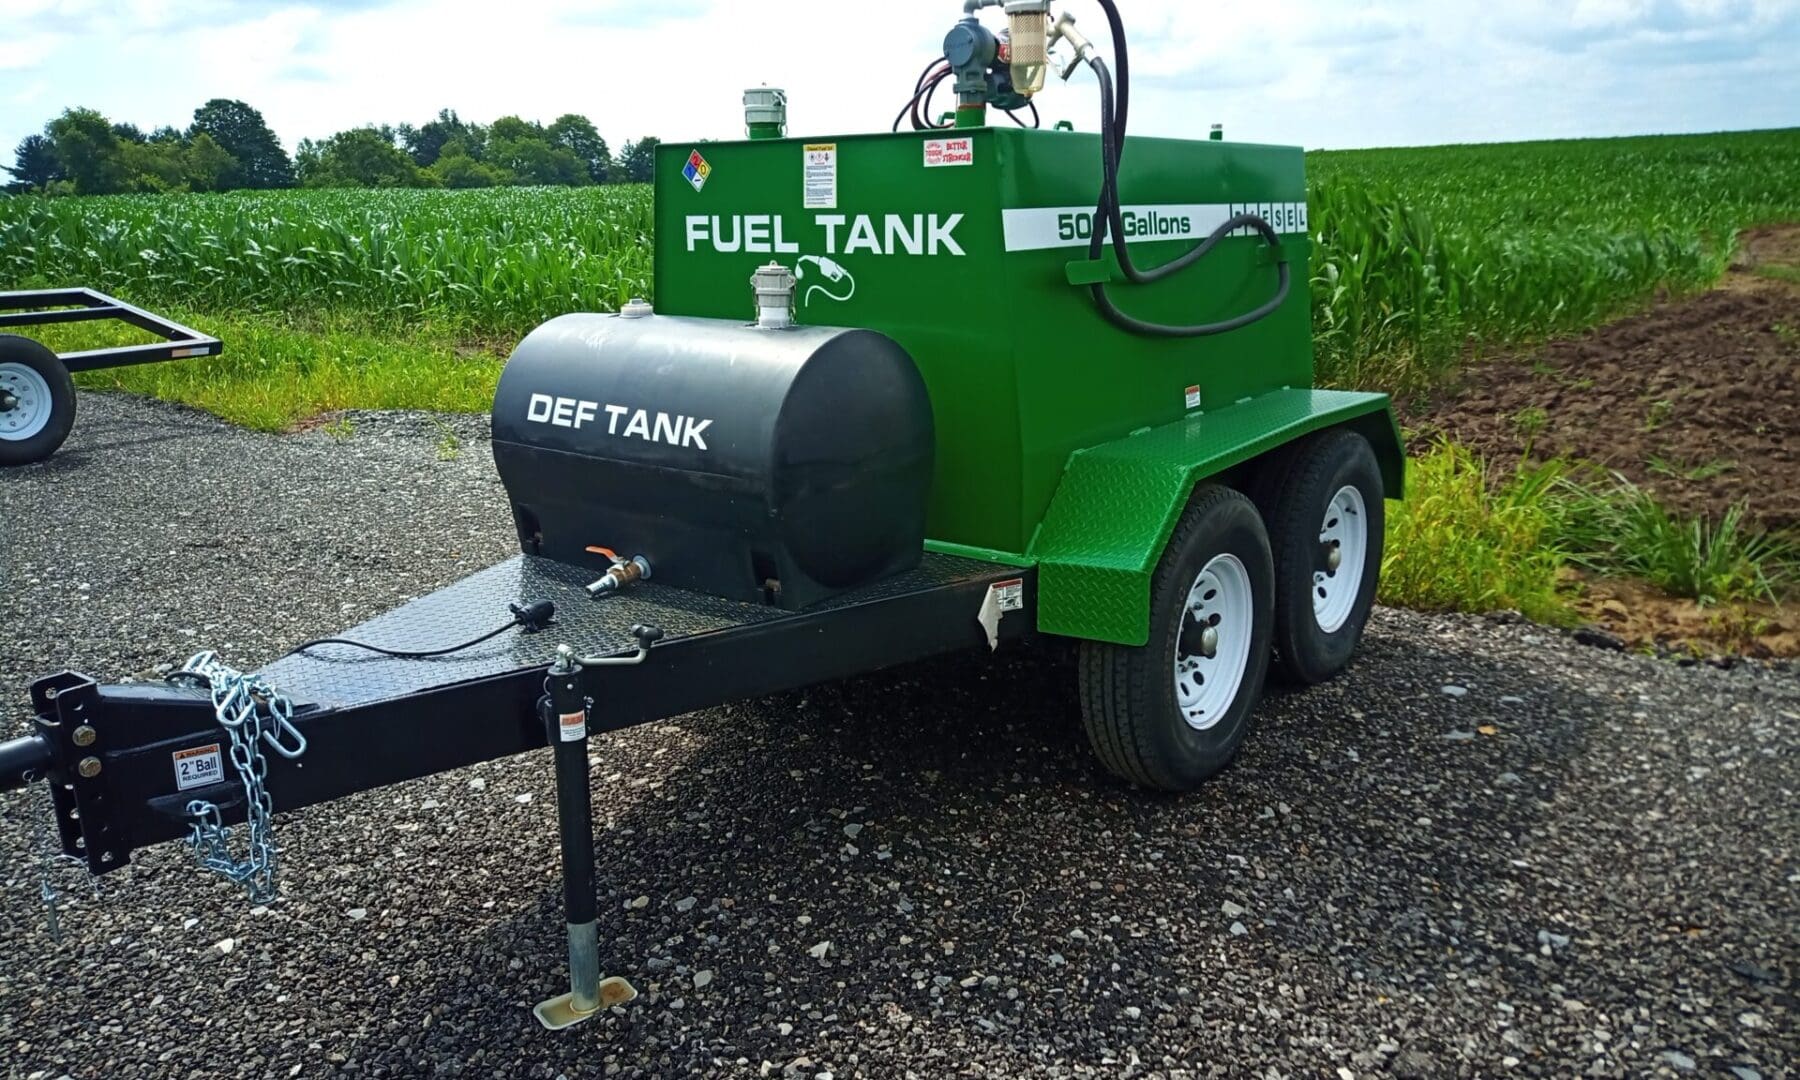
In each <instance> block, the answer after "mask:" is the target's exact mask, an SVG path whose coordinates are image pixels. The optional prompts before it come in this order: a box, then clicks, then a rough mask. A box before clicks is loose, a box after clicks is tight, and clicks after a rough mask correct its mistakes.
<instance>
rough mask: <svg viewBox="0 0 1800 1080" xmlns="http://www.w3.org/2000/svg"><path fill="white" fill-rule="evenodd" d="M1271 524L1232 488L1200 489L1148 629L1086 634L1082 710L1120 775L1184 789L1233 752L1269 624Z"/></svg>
mask: <svg viewBox="0 0 1800 1080" xmlns="http://www.w3.org/2000/svg"><path fill="white" fill-rule="evenodd" d="M1274 577H1275V571H1274V566H1273V562H1272V559H1271V556H1270V553H1269V538H1268V534H1267V533H1266V532H1265V531H1264V529H1263V523H1262V518H1261V516H1260V515H1258V513H1257V512H1256V506H1255V505H1254V504H1253V503H1251V501H1250V500H1249V499H1247V498H1245V497H1244V496H1243V495H1240V494H1239V493H1237V492H1236V491H1233V490H1231V489H1229V488H1223V487H1204V488H1201V489H1200V490H1199V491H1197V492H1195V494H1194V498H1193V499H1192V501H1191V502H1190V503H1189V505H1188V508H1187V511H1186V512H1185V513H1183V514H1182V516H1181V520H1180V522H1179V523H1177V525H1176V526H1175V533H1174V535H1173V536H1171V537H1170V538H1169V545H1168V548H1167V549H1166V550H1165V551H1164V552H1163V557H1162V561H1161V562H1160V563H1159V564H1158V565H1157V568H1156V573H1155V576H1154V577H1153V578H1152V579H1151V585H1150V640H1149V642H1148V643H1146V644H1145V645H1143V646H1141V647H1136V648H1133V647H1127V646H1122V645H1113V644H1108V643H1104V642H1093V641H1084V642H1082V645H1081V662H1080V681H1081V703H1082V718H1083V720H1084V722H1085V725H1086V727H1087V733H1088V740H1089V741H1090V742H1092V743H1093V746H1094V752H1095V753H1096V754H1098V755H1099V757H1100V760H1101V762H1102V763H1103V764H1105V766H1106V767H1107V768H1108V769H1109V770H1111V771H1112V772H1113V773H1114V774H1115V775H1117V776H1119V777H1121V778H1123V779H1125V780H1129V781H1131V782H1132V783H1135V784H1141V785H1143V786H1145V787H1151V788H1161V789H1162V790H1164V791H1186V790H1189V789H1190V788H1193V787H1194V786H1195V785H1197V784H1199V783H1200V782H1201V781H1203V780H1205V779H1206V778H1207V777H1209V776H1211V775H1213V774H1214V773H1216V772H1218V771H1219V770H1220V769H1223V768H1224V767H1225V766H1226V765H1228V764H1230V763H1231V759H1232V758H1233V757H1234V756H1236V754H1237V751H1238V747H1239V746H1240V745H1241V744H1242V743H1243V741H1244V735H1245V734H1246V733H1247V732H1248V731H1249V728H1250V713H1251V710H1252V709H1253V708H1254V707H1255V705H1256V701H1257V699H1258V698H1259V697H1260V696H1261V694H1262V687H1263V679H1264V676H1265V675H1266V674H1267V673H1268V667H1269V642H1270V637H1271V635H1272V634H1273V632H1274V609H1273V604H1274Z"/></svg>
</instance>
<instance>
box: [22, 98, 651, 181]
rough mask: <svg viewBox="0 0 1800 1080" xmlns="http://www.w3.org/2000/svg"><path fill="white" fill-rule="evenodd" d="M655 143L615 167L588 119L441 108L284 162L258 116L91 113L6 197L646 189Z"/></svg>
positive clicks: (30, 154) (308, 144) (79, 116)
mask: <svg viewBox="0 0 1800 1080" xmlns="http://www.w3.org/2000/svg"><path fill="white" fill-rule="evenodd" d="M659 143H660V140H658V139H656V138H655V137H653V136H652V137H646V138H642V139H638V140H636V141H633V142H628V143H626V144H625V145H624V147H623V148H622V149H621V150H620V152H619V153H618V155H617V156H614V155H613V153H612V151H611V148H610V147H608V146H607V143H606V140H605V139H604V138H602V137H601V135H600V133H599V131H598V130H596V129H595V127H594V125H593V123H592V122H591V121H590V120H588V118H587V117H585V116H581V115H579V114H577V113H567V114H565V115H563V116H560V117H557V118H556V120H555V121H553V122H551V123H550V124H548V125H544V124H540V123H537V122H536V121H531V120H524V119H521V118H520V117H517V116H504V117H501V118H500V119H498V120H496V121H494V122H493V123H492V124H488V125H482V124H473V123H469V122H467V121H464V120H463V119H462V118H460V117H459V116H457V115H456V113H455V111H453V110H450V109H445V110H443V111H441V112H439V113H438V115H437V117H436V118H435V119H433V120H430V121H428V122H426V123H424V124H421V125H419V126H417V127H414V126H413V125H411V124H401V125H399V126H398V127H394V126H390V125H385V124H384V125H380V126H368V127H360V128H352V129H350V130H349V131H340V132H338V133H337V134H335V135H333V136H331V137H330V138H326V139H320V140H317V141H315V140H312V139H302V140H300V145H299V146H298V147H297V148H296V151H295V153H294V156H293V157H292V158H291V159H290V158H289V157H288V153H287V151H286V150H285V149H283V147H282V145H281V140H279V139H277V138H276V137H275V133H274V132H273V131H272V130H270V129H269V125H268V124H267V123H266V122H265V121H264V120H263V115H262V113H261V112H259V111H257V110H256V109H253V108H251V107H250V106H249V105H247V104H245V103H244V102H241V101H230V100H227V99H224V98H215V99H213V100H211V101H209V102H207V103H206V104H204V105H202V106H200V107H199V108H198V109H196V110H194V120H193V123H191V124H190V125H189V126H188V127H187V128H186V129H181V128H177V127H173V126H165V127H159V128H157V129H156V130H154V131H151V132H149V133H145V132H143V131H141V130H139V129H138V128H137V127H136V126H134V125H132V124H118V123H113V122H112V121H110V120H108V119H107V118H106V117H105V116H103V115H102V114H100V113H99V112H97V111H96V110H93V109H83V108H73V109H68V110H65V111H64V112H63V114H62V115H61V116H59V117H57V118H56V119H54V120H52V121H50V122H49V123H48V124H45V125H44V130H43V133H42V134H38V135H28V136H26V137H25V138H24V139H23V140H22V141H21V142H20V143H19V145H18V147H17V149H15V150H14V152H13V164H12V165H11V166H10V167H6V166H0V170H3V171H5V172H9V173H11V174H12V177H13V182H12V183H11V184H10V185H7V187H6V189H5V190H7V191H8V192H12V193H15V194H21V193H40V194H47V195H114V194H121V193H126V192H181V191H235V190H239V189H245V188H249V189H269V188H287V187H312V188H329V187H424V188H476V187H505V186H511V185H529V184H549V185H560V186H578V185H585V184H619V183H648V182H649V181H650V179H651V178H652V176H653V175H654V174H655V170H656V147H657V146H658V145H659Z"/></svg>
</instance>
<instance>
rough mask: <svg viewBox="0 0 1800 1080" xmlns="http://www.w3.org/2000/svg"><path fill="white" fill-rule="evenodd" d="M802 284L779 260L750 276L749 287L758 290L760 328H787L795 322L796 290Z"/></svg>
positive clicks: (758, 321)
mask: <svg viewBox="0 0 1800 1080" xmlns="http://www.w3.org/2000/svg"><path fill="white" fill-rule="evenodd" d="M798 284H799V281H798V279H797V278H795V277H794V272H793V271H792V270H789V269H788V268H787V267H785V266H783V265H781V264H780V263H774V262H772V263H770V264H769V265H767V266H765V267H763V268H761V269H760V270H758V271H757V272H756V273H754V274H752V275H750V287H751V288H752V289H753V290H754V291H755V292H756V325H757V328H758V329H761V330H787V329H791V328H792V327H793V325H794V289H795V287H796V286H797V285H798Z"/></svg>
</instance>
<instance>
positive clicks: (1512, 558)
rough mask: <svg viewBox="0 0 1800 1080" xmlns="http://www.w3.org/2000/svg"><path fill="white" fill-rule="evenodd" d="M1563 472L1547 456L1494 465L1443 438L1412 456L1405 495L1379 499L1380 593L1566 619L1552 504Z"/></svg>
mask: <svg viewBox="0 0 1800 1080" xmlns="http://www.w3.org/2000/svg"><path fill="white" fill-rule="evenodd" d="M1566 471H1567V469H1566V467H1565V466H1563V465H1562V464H1560V463H1557V462H1552V463H1549V464H1545V465H1537V466H1532V467H1528V468H1520V469H1518V470H1517V471H1515V472H1512V473H1505V472H1499V471H1496V470H1493V469H1491V468H1490V467H1489V466H1488V465H1487V464H1486V463H1485V462H1483V461H1482V460H1481V459H1480V458H1478V457H1476V456H1475V455H1474V454H1472V453H1471V452H1470V451H1469V450H1468V449H1467V448H1466V447H1462V446H1458V445H1456V444H1455V443H1448V442H1445V443H1440V444H1438V445H1437V446H1435V447H1433V448H1432V450H1431V451H1430V452H1428V453H1426V454H1425V455H1424V456H1422V457H1419V458H1416V459H1414V460H1413V461H1412V462H1410V463H1409V466H1408V476H1407V499H1406V501H1405V502H1404V503H1390V504H1389V506H1390V510H1389V516H1388V525H1387V550H1386V554H1385V556H1384V559H1383V561H1382V566H1381V599H1382V601H1383V602H1385V603H1389V604H1399V605H1401V606H1404V607H1411V608H1421V609H1424V610H1427V611H1474V612H1486V611H1500V610H1509V611H1519V612H1523V613H1524V614H1525V615H1526V616H1528V617H1530V618H1533V619H1537V620H1539V621H1541V622H1550V623H1563V622H1567V621H1569V619H1570V618H1571V615H1570V612H1569V609H1568V607H1567V605H1566V604H1565V603H1564V602H1563V599H1562V598H1561V597H1560V596H1558V595H1557V584H1558V574H1559V572H1560V571H1561V570H1562V567H1563V565H1564V556H1563V552H1562V550H1561V548H1560V547H1559V546H1558V544H1557V537H1556V533H1557V526H1558V522H1559V517H1558V514H1557V512H1556V509H1555V507H1554V505H1553V504H1552V497H1553V496H1554V495H1555V493H1556V490H1557V485H1558V483H1559V482H1560V481H1561V480H1562V478H1563V477H1564V475H1565V474H1566Z"/></svg>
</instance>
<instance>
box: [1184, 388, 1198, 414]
mask: <svg viewBox="0 0 1800 1080" xmlns="http://www.w3.org/2000/svg"><path fill="white" fill-rule="evenodd" d="M1187 407H1188V409H1189V411H1192V410H1194V409H1198V408H1199V407H1200V388H1199V387H1198V386H1190V387H1188V388H1187Z"/></svg>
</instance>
